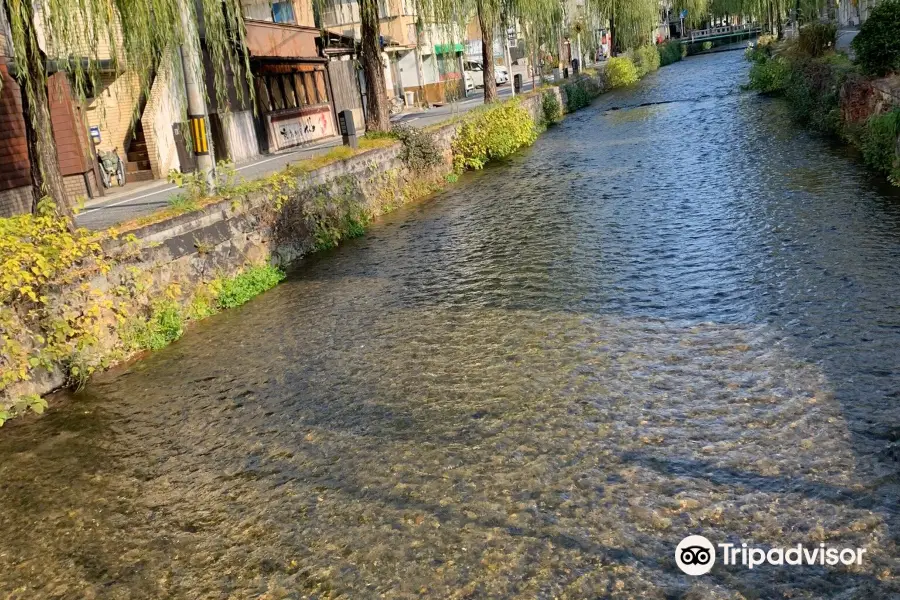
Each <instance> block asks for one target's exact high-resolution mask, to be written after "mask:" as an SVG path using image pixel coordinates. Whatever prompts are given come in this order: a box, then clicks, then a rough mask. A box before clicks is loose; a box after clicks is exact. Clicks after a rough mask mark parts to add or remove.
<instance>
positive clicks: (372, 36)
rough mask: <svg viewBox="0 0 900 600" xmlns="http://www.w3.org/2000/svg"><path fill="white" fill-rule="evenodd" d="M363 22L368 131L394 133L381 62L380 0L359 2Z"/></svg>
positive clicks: (363, 61) (363, 63) (360, 18)
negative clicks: (391, 131) (391, 130)
mask: <svg viewBox="0 0 900 600" xmlns="http://www.w3.org/2000/svg"><path fill="white" fill-rule="evenodd" d="M359 20H360V37H361V46H362V48H361V52H360V59H361V62H362V67H363V73H364V74H365V76H366V86H367V87H368V92H367V93H366V131H385V132H386V131H390V129H391V120H390V113H389V111H388V104H387V89H386V88H385V79H384V64H383V63H382V61H381V42H380V39H381V33H380V29H379V25H378V0H359Z"/></svg>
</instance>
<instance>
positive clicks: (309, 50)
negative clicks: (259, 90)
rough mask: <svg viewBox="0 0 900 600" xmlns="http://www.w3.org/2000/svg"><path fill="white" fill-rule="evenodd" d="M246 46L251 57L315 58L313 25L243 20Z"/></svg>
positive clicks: (317, 32) (316, 31)
mask: <svg viewBox="0 0 900 600" xmlns="http://www.w3.org/2000/svg"><path fill="white" fill-rule="evenodd" d="M245 24H246V27H247V48H248V50H250V56H251V57H253V58H292V59H298V58H316V57H317V56H318V54H317V52H316V38H317V37H318V36H319V30H318V29H316V28H315V27H304V26H303V25H291V24H287V23H272V22H270V21H251V20H249V19H248V20H246V21H245Z"/></svg>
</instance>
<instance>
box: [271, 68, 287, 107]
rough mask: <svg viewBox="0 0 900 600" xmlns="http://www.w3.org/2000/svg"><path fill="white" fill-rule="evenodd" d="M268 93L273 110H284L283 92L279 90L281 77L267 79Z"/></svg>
mask: <svg viewBox="0 0 900 600" xmlns="http://www.w3.org/2000/svg"><path fill="white" fill-rule="evenodd" d="M269 93H270V94H271V95H272V105H273V110H284V107H285V104H284V92H283V91H282V90H281V77H278V76H275V77H269Z"/></svg>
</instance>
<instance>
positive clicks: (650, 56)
mask: <svg viewBox="0 0 900 600" xmlns="http://www.w3.org/2000/svg"><path fill="white" fill-rule="evenodd" d="M632 54H633V61H634V66H635V68H636V69H637V73H638V78H641V77H643V76H644V75H646V74H647V73H652V72H653V71H656V70H657V69H659V63H660V60H659V52H657V51H656V47H655V46H641V47H639V48H638V49H637V50H635V51H634V52H633V53H632Z"/></svg>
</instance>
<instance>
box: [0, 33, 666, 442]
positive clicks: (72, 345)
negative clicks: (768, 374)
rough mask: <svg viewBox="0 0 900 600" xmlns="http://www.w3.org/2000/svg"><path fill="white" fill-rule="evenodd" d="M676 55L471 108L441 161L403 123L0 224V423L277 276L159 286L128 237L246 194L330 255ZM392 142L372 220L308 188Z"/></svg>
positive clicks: (624, 64) (352, 190)
mask: <svg viewBox="0 0 900 600" xmlns="http://www.w3.org/2000/svg"><path fill="white" fill-rule="evenodd" d="M651 52H652V53H653V54H652V55H651ZM657 52H659V54H657ZM653 56H655V57H656V58H653ZM680 57H681V53H680V51H679V52H678V53H677V54H676V53H675V52H673V50H672V46H661V47H660V48H659V49H656V48H653V47H649V46H648V47H646V48H644V49H639V50H638V51H637V52H635V53H634V54H633V55H629V56H622V57H620V58H617V59H614V60H612V61H610V63H611V64H612V65H613V67H612V70H611V71H609V72H607V73H606V74H605V76H596V75H594V74H592V73H588V74H585V75H583V76H581V77H578V78H574V79H572V80H570V81H567V82H565V83H564V84H563V85H562V86H560V88H556V87H550V88H544V89H543V90H540V91H539V92H537V94H540V97H539V99H538V100H539V103H538V104H537V105H536V107H537V112H536V113H535V114H534V115H533V114H532V112H530V111H529V109H527V108H526V107H525V106H524V105H523V101H521V100H520V99H518V98H516V99H513V100H510V101H507V102H503V103H497V104H493V105H489V106H486V107H484V108H482V109H479V110H476V111H472V112H471V113H469V114H468V115H466V116H465V117H464V118H463V119H462V120H461V122H460V123H458V124H457V125H456V131H455V135H453V137H452V140H451V141H450V144H449V153H448V154H449V158H448V157H447V155H446V154H445V150H443V149H442V148H441V147H440V145H439V144H438V142H437V139H436V135H435V131H433V130H421V129H413V128H404V127H400V128H396V129H394V130H393V131H392V132H391V133H389V134H379V135H374V136H366V137H364V138H363V139H362V140H361V144H360V149H359V150H356V151H354V150H351V149H349V148H345V147H340V148H336V149H334V150H332V151H330V152H329V153H328V154H326V155H325V156H323V157H317V158H314V159H310V160H307V161H302V162H300V163H297V164H294V165H291V166H289V167H288V168H286V169H285V170H283V171H281V172H279V173H276V174H274V175H271V176H269V177H266V178H263V179H259V180H255V181H250V182H243V181H241V182H239V181H237V177H236V174H235V170H234V168H233V167H232V166H230V165H228V164H220V165H219V169H218V175H217V177H218V180H217V182H216V183H217V187H216V193H215V194H213V193H211V190H210V189H209V188H208V187H207V184H206V182H205V180H204V179H203V178H202V177H198V176H195V175H184V174H180V173H173V174H172V175H171V177H170V178H171V181H173V182H174V183H177V184H178V185H179V186H181V187H182V189H183V192H182V194H181V195H180V196H179V197H178V198H176V199H175V200H174V201H173V202H172V203H171V205H170V206H169V207H168V208H166V209H164V210H163V211H160V212H158V213H154V214H152V215H150V216H147V217H142V218H140V219H136V220H135V221H132V222H129V223H125V224H122V225H121V226H119V227H118V228H114V229H110V230H107V231H101V232H95V231H88V230H86V229H74V230H73V229H72V228H71V227H70V226H69V221H68V220H67V219H66V218H65V217H63V216H60V215H59V213H58V211H56V210H55V207H53V206H52V203H51V202H49V201H45V202H43V203H41V206H40V209H39V210H38V211H37V212H36V213H35V214H28V215H20V216H18V217H14V218H8V219H0V300H2V305H0V349H2V355H0V425H2V424H3V423H4V422H5V421H6V420H8V419H10V418H13V417H16V416H19V415H22V414H24V413H26V412H28V411H33V412H36V413H40V412H43V410H44V409H45V408H46V406H47V403H46V401H45V400H44V399H42V398H41V396H40V395H39V393H38V392H43V391H46V389H49V388H50V387H54V386H53V385H51V384H48V383H47V382H48V381H55V382H61V383H62V384H64V385H67V386H70V387H73V388H79V387H81V386H83V385H84V383H85V382H86V381H87V379H88V378H89V377H90V376H92V375H93V374H94V373H96V372H97V371H98V370H102V369H106V368H108V367H109V366H111V365H113V364H115V363H117V362H121V361H123V360H126V359H127V358H129V357H130V356H133V355H135V354H136V353H140V352H143V351H155V350H159V349H161V348H163V347H165V346H167V345H168V344H170V343H171V342H173V341H175V340H177V339H178V338H180V337H181V336H182V335H183V333H184V331H185V328H186V327H187V326H189V324H190V323H191V322H194V321H197V320H200V319H204V318H206V317H209V316H211V315H213V314H215V313H217V312H219V311H221V310H225V309H230V308H234V307H236V306H239V305H241V304H243V303H245V302H247V301H249V300H250V299H251V298H253V297H254V296H256V295H257V294H260V293H262V292H263V291H265V290H268V289H270V288H271V287H274V286H275V285H277V284H278V283H279V282H280V281H282V280H283V279H284V277H285V273H284V271H283V270H282V269H281V262H282V261H280V259H279V258H278V257H277V256H274V255H273V256H268V257H261V258H260V259H259V260H256V261H251V262H250V263H248V264H245V265H244V266H243V267H240V268H238V269H235V270H233V271H232V272H226V271H225V270H221V269H220V270H219V271H218V272H217V273H215V274H214V276H213V277H211V278H209V279H208V280H207V279H204V280H202V281H197V282H195V281H181V282H179V281H174V280H173V281H166V282H165V283H164V284H161V283H160V282H158V281H157V282H155V281H154V275H153V273H151V272H149V271H148V270H147V269H146V268H145V267H143V266H142V265H141V262H140V261H141V257H142V256H143V255H145V254H146V253H147V252H152V250H153V246H154V245H153V244H148V243H146V242H142V241H141V240H139V239H138V238H136V237H135V236H134V235H133V234H132V233H125V234H123V231H131V230H137V229H139V228H141V227H146V226H149V225H151V224H155V223H157V222H161V221H165V220H168V219H172V218H175V217H178V216H180V215H184V214H186V213H190V212H193V211H198V210H202V209H203V208H205V207H207V206H212V205H214V204H216V203H221V202H222V201H226V202H230V204H231V206H232V209H233V210H237V209H238V208H240V206H241V204H242V203H243V202H245V201H246V199H247V198H249V197H251V196H254V195H257V196H259V195H262V196H263V198H264V202H265V204H266V205H267V206H268V211H269V213H270V214H271V216H270V217H269V219H270V220H271V222H273V223H274V225H273V227H274V228H275V229H276V230H281V229H283V230H284V232H281V234H282V235H289V234H290V233H292V232H302V233H303V234H304V235H305V236H307V237H308V238H309V239H310V243H309V244H308V245H307V246H304V247H303V248H302V249H301V251H300V252H299V253H298V254H297V255H302V254H304V253H306V252H314V251H319V250H325V249H328V248H332V247H334V246H337V245H338V244H339V243H340V242H341V241H342V240H344V239H349V238H353V237H357V236H360V235H362V234H363V233H364V232H365V230H366V228H367V226H368V225H369V223H370V222H371V221H372V219H373V218H374V217H376V216H378V214H381V213H383V212H387V211H389V210H392V209H393V208H394V207H396V206H399V205H400V204H402V203H404V202H408V201H411V200H415V199H418V198H422V197H424V196H427V195H428V194H430V193H433V192H434V191H436V190H437V189H439V188H440V187H441V186H442V185H444V184H445V183H446V182H447V181H453V180H454V179H455V177H456V176H458V175H459V174H461V173H462V171H464V170H466V169H480V168H483V167H484V166H485V165H486V164H487V163H488V162H489V161H491V160H496V159H500V158H504V157H506V156H509V155H511V154H513V153H514V152H516V151H517V150H519V149H520V148H522V147H524V146H528V145H530V144H532V143H533V142H534V141H535V139H536V138H537V135H538V133H539V131H540V129H541V128H543V127H546V126H548V125H550V124H552V123H554V122H556V121H558V120H559V119H560V118H561V117H562V114H563V106H565V111H566V112H572V111H574V110H578V109H579V108H582V107H584V106H587V105H588V104H590V102H591V101H592V100H593V99H594V98H596V97H597V96H598V95H599V94H600V93H602V92H603V91H604V90H607V89H612V88H616V87H621V86H624V85H630V84H632V83H634V82H636V81H637V80H638V79H639V77H641V76H643V75H645V74H647V73H649V72H652V71H653V70H656V69H657V68H659V66H660V64H669V62H671V61H672V60H677V59H680ZM638 65H639V66H638ZM623 73H624V75H623ZM561 97H562V98H563V101H562V102H561V101H560V98H561ZM397 143H399V144H400V145H401V151H400V158H401V160H402V162H403V163H404V165H405V168H406V170H407V172H408V173H413V174H415V177H406V178H403V177H400V176H399V175H398V174H397V173H394V172H388V173H385V174H383V177H382V178H381V184H382V185H381V190H380V191H379V192H378V194H379V196H380V197H379V208H378V210H373V209H372V208H371V207H368V206H366V205H365V204H364V203H361V202H360V200H359V198H360V197H361V196H363V195H364V194H363V192H362V191H361V190H360V189H359V185H360V184H359V182H358V181H357V178H356V177H355V176H352V175H345V176H341V177H337V178H335V179H334V180H332V181H329V182H328V183H324V184H313V183H312V182H311V180H310V176H311V174H314V173H315V172H316V171H317V169H321V168H323V167H326V166H328V165H330V164H333V163H335V162H339V161H341V160H346V159H349V158H353V157H354V156H356V155H357V154H360V153H362V152H366V151H371V150H378V149H382V148H387V147H388V146H391V145H393V144H397ZM448 161H449V164H450V165H451V167H452V170H451V171H450V173H449V174H446V171H443V170H442V169H443V167H442V165H444V164H446V163H447V162H448ZM442 172H443V173H444V175H441V173H442ZM194 245H195V250H196V254H197V255H198V256H200V257H203V256H204V255H207V254H209V253H211V252H213V250H214V244H212V243H211V242H208V241H204V240H199V239H198V240H195V242H194Z"/></svg>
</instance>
